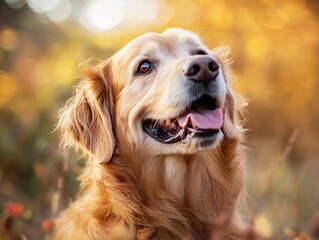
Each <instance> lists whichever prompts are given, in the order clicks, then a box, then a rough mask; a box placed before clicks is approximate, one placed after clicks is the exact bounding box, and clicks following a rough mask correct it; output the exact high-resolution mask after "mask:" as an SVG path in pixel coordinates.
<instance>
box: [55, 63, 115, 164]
mask: <svg viewBox="0 0 319 240" xmlns="http://www.w3.org/2000/svg"><path fill="white" fill-rule="evenodd" d="M109 68H110V66H109V63H108V62H106V63H103V64H100V65H98V66H94V67H92V66H85V67H84V68H83V70H84V71H83V72H84V75H85V76H86V79H85V80H82V82H80V83H79V84H78V86H77V87H76V89H75V93H74V96H73V97H72V98H71V99H70V100H69V101H68V102H67V104H66V106H65V107H64V109H62V111H61V115H60V121H59V126H58V127H60V129H61V131H62V145H63V146H64V147H70V146H75V148H76V149H80V150H82V152H83V153H87V154H88V155H89V156H90V158H92V159H94V160H95V162H96V163H106V162H108V161H109V160H110V159H111V157H112V155H113V151H114V146H115V138H114V133H113V126H112V122H113V108H114V104H113V96H112V88H111V81H110V77H109V76H110V74H109Z"/></svg>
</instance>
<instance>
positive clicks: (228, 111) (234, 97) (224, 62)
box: [212, 46, 246, 139]
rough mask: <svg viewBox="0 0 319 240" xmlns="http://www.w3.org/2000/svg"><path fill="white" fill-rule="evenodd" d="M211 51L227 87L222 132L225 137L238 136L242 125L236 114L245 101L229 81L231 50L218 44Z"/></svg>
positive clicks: (231, 80) (242, 107)
mask: <svg viewBox="0 0 319 240" xmlns="http://www.w3.org/2000/svg"><path fill="white" fill-rule="evenodd" d="M212 53H213V55H214V57H215V58H216V60H217V62H218V63H219V65H220V67H221V70H222V74H223V76H224V79H225V81H226V87H227V92H226V101H225V107H224V115H225V117H224V126H223V132H224V135H225V138H226V139H227V138H233V137H239V136H240V135H241V132H242V131H243V127H242V122H241V121H240V120H239V117H238V114H239V113H241V112H242V111H243V110H244V108H245V106H246V101H245V100H244V99H243V98H242V97H241V96H240V95H238V94H237V93H236V92H235V91H233V90H232V88H231V83H232V82H233V81H234V77H233V74H232V71H231V68H230V65H231V63H232V62H233V59H232V56H231V51H230V48H229V47H227V46H220V47H217V48H215V49H213V50H212ZM240 115H241V114H240Z"/></svg>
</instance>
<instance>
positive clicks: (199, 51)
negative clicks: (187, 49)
mask: <svg viewBox="0 0 319 240" xmlns="http://www.w3.org/2000/svg"><path fill="white" fill-rule="evenodd" d="M195 55H207V53H206V52H205V51H204V50H197V51H196V52H195Z"/></svg>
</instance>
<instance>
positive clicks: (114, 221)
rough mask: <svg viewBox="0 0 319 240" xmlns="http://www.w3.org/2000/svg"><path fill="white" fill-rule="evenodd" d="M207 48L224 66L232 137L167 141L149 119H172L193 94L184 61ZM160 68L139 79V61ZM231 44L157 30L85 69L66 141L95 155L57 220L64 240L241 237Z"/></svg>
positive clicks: (65, 120) (66, 113)
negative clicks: (151, 129) (156, 135)
mask: <svg viewBox="0 0 319 240" xmlns="http://www.w3.org/2000/svg"><path fill="white" fill-rule="evenodd" d="M197 47H200V48H201V49H204V50H205V51H207V52H208V54H209V55H210V56H213V57H214V58H215V59H216V60H217V62H218V64H219V65H220V67H221V71H222V75H223V78H221V79H224V80H223V84H224V85H225V95H224V97H223V101H224V104H223V109H222V111H223V115H224V125H223V127H222V132H223V138H222V139H219V140H218V141H216V144H214V145H213V146H211V147H207V148H200V147H198V146H197V145H195V144H193V143H190V144H181V143H175V144H163V143H159V142H156V141H155V140H154V139H152V138H150V137H149V136H147V135H146V133H145V132H144V131H143V129H142V127H141V121H142V119H144V118H146V117H152V118H161V119H164V118H171V117H173V116H174V115H176V113H177V112H179V111H180V110H181V109H180V108H181V107H182V106H180V105H181V104H180V103H181V102H183V101H186V100H185V98H187V96H186V95H185V93H184V92H183V82H182V81H179V80H178V79H179V78H180V77H179V75H180V74H181V73H180V66H181V65H183V64H184V62H185V61H187V60H188V59H190V58H192V57H193V56H192V55H190V54H189V51H190V50H189V49H193V48H197ZM145 56H147V57H148V58H151V59H156V61H157V64H158V66H159V67H157V69H156V71H154V72H152V73H151V74H148V75H147V76H136V75H134V68H135V66H136V64H137V62H138V61H140V60H141V59H143V57H145ZM229 64H230V59H229V50H228V49H227V48H225V47H219V48H216V49H214V50H212V51H210V50H208V49H207V47H206V46H205V45H203V43H202V42H201V40H200V39H199V38H198V36H197V35H195V34H193V33H190V32H188V31H185V30H181V29H169V30H166V31H165V32H164V33H162V34H157V33H148V34H145V35H142V36H141V37H138V38H137V39H135V40H133V41H132V42H130V43H129V44H128V45H126V46H125V47H124V48H123V49H122V50H120V51H119V52H118V53H116V54H115V55H114V56H113V57H111V58H110V59H108V60H106V61H105V62H102V63H101V64H99V65H97V66H88V67H86V68H85V69H84V75H85V76H86V79H85V80H83V81H82V82H81V83H80V84H79V85H78V86H77V88H76V91H75V94H74V96H73V98H71V99H70V100H69V102H68V103H67V105H66V107H65V108H64V109H63V111H62V114H61V119H60V123H59V127H60V129H61V131H62V134H63V135H62V137H63V138H62V141H63V145H64V146H74V147H75V148H77V149H79V150H81V151H83V152H84V153H85V155H86V156H87V158H88V161H87V164H86V167H85V169H84V172H83V173H82V175H81V178H80V179H81V193H80V194H79V196H78V198H77V199H76V200H75V201H74V202H73V203H71V204H70V206H69V207H68V208H67V209H66V210H65V211H63V212H62V214H61V215H60V216H59V217H58V218H57V219H56V222H55V223H56V224H55V230H54V238H55V239H95V240H97V239H101V240H102V239H103V240H108V239H110V240H124V239H125V240H126V239H127V240H129V239H139V240H142V239H145V240H146V239H153V240H155V239H156V240H168V239H176V240H180V239H184V240H186V239H187V240H198V239H202V240H206V239H211V240H216V239H242V238H243V237H242V234H241V230H240V228H239V223H238V221H237V208H236V205H237V202H238V197H239V194H240V193H241V192H242V190H243V157H244V154H243V153H244V148H243V146H242V145H241V142H242V133H243V130H242V127H241V124H240V122H239V121H238V117H237V115H238V110H239V109H240V106H239V105H240V104H239V103H240V98H239V97H238V96H237V95H236V94H235V93H234V92H233V90H232V89H231V87H230V83H231V82H232V75H231V72H230V69H229Z"/></svg>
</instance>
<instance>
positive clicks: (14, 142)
mask: <svg viewBox="0 0 319 240" xmlns="http://www.w3.org/2000/svg"><path fill="white" fill-rule="evenodd" d="M318 18H319V1H318V0H281V1H276V0H256V1H249V0H193V1H192V0H183V1H182V0H176V1H173V0H113V1H112V0H50V1H49V0H47V1H45V0H0V214H1V215H0V239H44V238H45V236H46V234H48V233H49V232H50V230H51V228H52V221H51V220H52V218H53V217H55V215H56V214H57V212H58V211H59V210H60V209H62V208H64V207H65V206H66V205H67V204H68V203H69V202H70V201H71V200H72V199H73V198H74V197H75V194H76V192H77V190H78V182H77V181H76V176H77V174H78V172H79V171H80V168H81V166H83V161H84V160H79V161H77V158H78V157H77V156H76V155H75V154H74V153H73V152H72V151H70V152H68V153H63V154H61V153H59V133H58V132H57V131H54V129H55V127H56V123H57V121H58V113H59V109H60V108H61V107H62V106H63V105H64V103H65V101H66V100H67V99H68V98H69V97H70V96H71V94H72V91H73V90H72V86H73V85H74V84H75V83H77V82H78V81H79V79H80V78H81V76H80V75H79V69H78V64H79V63H80V62H81V61H83V60H86V59H89V58H93V59H96V60H99V59H102V60H105V59H107V58H108V57H110V56H111V55H112V54H113V53H115V52H116V51H117V50H119V49H120V48H121V47H122V46H123V45H125V44H126V43H127V42H128V41H129V40H131V39H133V38H134V37H136V36H138V35H140V34H142V33H144V32H147V31H156V32H160V31H163V30H164V29H165V28H168V27H182V28H186V29H189V30H193V31H195V32H197V33H199V35H200V36H201V37H203V38H204V41H205V43H206V44H207V45H208V46H209V47H211V48H214V47H216V46H219V45H228V46H229V47H230V48H231V49H232V55H233V58H234V63H233V70H234V72H235V75H236V78H237V81H236V82H235V83H234V84H233V87H234V88H235V89H236V90H237V91H238V92H239V93H240V94H241V95H243V96H244V97H245V98H246V99H248V100H249V105H248V107H247V112H246V128H247V129H248V131H247V138H246V145H247V146H248V148H249V150H248V155H247V160H246V168H247V177H246V195H247V199H246V204H245V205H246V207H245V211H243V215H244V217H245V218H246V219H247V221H248V224H249V225H250V227H251V229H252V230H254V233H255V235H256V234H258V236H259V238H260V239H291V238H295V239H308V237H310V236H312V239H319V101H318V96H319V95H318V94H319V66H318V65H319V57H318V56H319V21H318ZM253 235H254V234H252V235H251V236H252V237H251V238H249V239H257V238H256V236H255V237H253Z"/></svg>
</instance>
